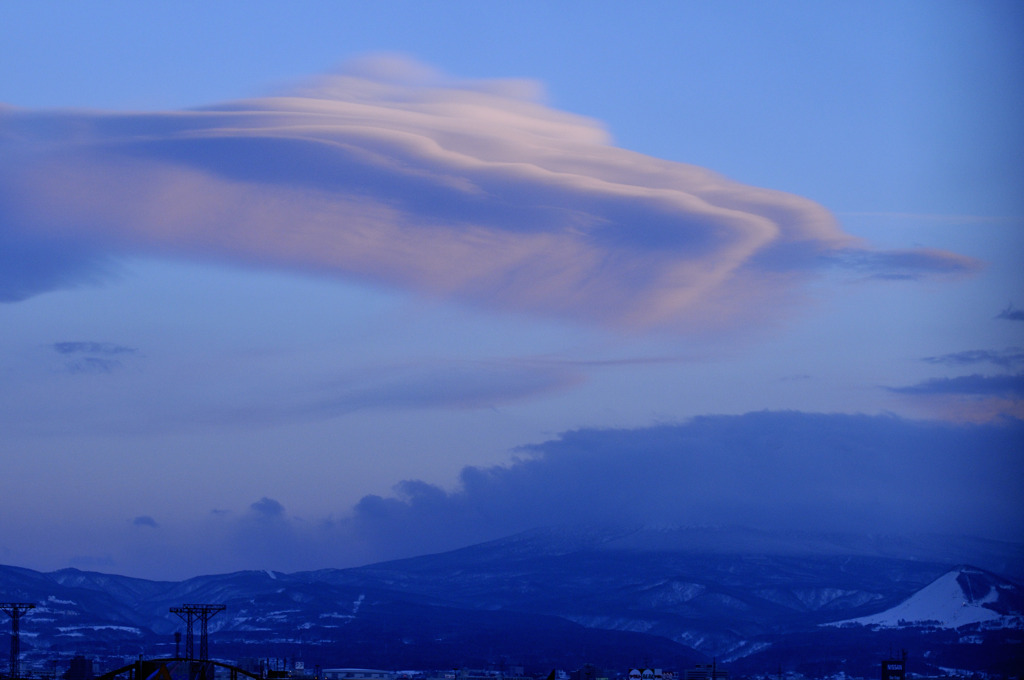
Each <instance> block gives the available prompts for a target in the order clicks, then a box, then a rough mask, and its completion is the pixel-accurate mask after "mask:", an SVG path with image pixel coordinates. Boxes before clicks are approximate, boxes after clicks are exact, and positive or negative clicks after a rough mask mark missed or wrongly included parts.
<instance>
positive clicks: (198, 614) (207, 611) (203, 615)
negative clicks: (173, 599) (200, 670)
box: [171, 604, 226, 661]
mask: <svg viewBox="0 0 1024 680" xmlns="http://www.w3.org/2000/svg"><path fill="white" fill-rule="evenodd" d="M225 609H226V607H225V606H224V605H222V604H183V605H181V606H180V607H171V613H172V614H177V615H178V616H179V617H180V618H181V620H182V621H184V622H185V658H186V659H188V660H189V661H194V660H195V658H196V657H195V642H194V641H193V640H194V638H193V635H192V623H193V622H194V621H195V620H196V619H197V618H198V619H199V623H200V627H199V660H200V661H209V659H210V638H209V629H208V628H207V623H208V622H209V620H210V619H211V618H213V616H214V615H215V614H216V613H217V612H222V611H224V610H225Z"/></svg>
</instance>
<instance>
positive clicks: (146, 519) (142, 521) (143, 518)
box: [132, 515, 160, 529]
mask: <svg viewBox="0 0 1024 680" xmlns="http://www.w3.org/2000/svg"><path fill="white" fill-rule="evenodd" d="M132 526H137V527H148V528H150V529H156V528H158V527H159V526H160V525H159V524H157V523H156V520H155V519H153V518H152V517H150V516H149V515H139V516H138V517H136V518H135V519H133V520H132Z"/></svg>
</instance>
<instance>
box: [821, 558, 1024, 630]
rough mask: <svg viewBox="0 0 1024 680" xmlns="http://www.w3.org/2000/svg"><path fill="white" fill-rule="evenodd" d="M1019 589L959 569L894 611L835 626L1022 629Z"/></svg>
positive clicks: (991, 576)
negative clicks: (974, 625) (972, 626)
mask: <svg viewBox="0 0 1024 680" xmlns="http://www.w3.org/2000/svg"><path fill="white" fill-rule="evenodd" d="M1021 592H1022V591H1021V588H1020V587H1019V586H1017V585H1015V584H1013V583H1011V582H1010V581H1008V580H1006V579H1004V578H1001V577H999V576H997V575H995V574H991V573H989V572H987V571H983V570H981V569H974V568H971V567H960V568H958V569H954V570H952V571H949V572H947V573H945V574H943V575H942V576H940V577H939V578H937V579H935V580H934V581H932V582H931V583H929V584H928V585H927V586H925V587H924V588H922V589H921V590H919V591H917V592H916V593H914V594H913V595H911V596H910V597H909V598H907V599H906V600H904V601H903V602H900V603H899V604H898V605H896V606H895V607H891V608H889V609H886V610H885V611H883V612H879V613H877V614H870V615H868V616H861V617H858V618H855V619H848V620H845V621H837V622H835V623H832V624H827V625H835V626H843V625H860V626H874V627H878V628H907V627H914V626H925V627H934V628H953V629H955V628H960V627H962V626H968V625H971V624H983V626H982V627H983V628H1017V629H1021V628H1024V601H1022V599H1021Z"/></svg>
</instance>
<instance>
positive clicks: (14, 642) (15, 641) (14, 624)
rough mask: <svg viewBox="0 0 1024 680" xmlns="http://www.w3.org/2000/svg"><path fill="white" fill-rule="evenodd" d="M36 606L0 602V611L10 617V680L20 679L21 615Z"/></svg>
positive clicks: (25, 603)
mask: <svg viewBox="0 0 1024 680" xmlns="http://www.w3.org/2000/svg"><path fill="white" fill-rule="evenodd" d="M35 608H36V606H35V605H34V604H32V603H31V602H0V609H2V610H3V611H4V613H5V614H7V615H8V616H10V617H11V679H12V680H17V679H18V678H20V677H21V663H20V660H21V628H20V625H19V622H20V620H21V615H22V614H24V613H25V612H27V611H28V610H29V609H35Z"/></svg>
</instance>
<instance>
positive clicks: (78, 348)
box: [53, 341, 138, 355]
mask: <svg viewBox="0 0 1024 680" xmlns="http://www.w3.org/2000/svg"><path fill="white" fill-rule="evenodd" d="M53 349H54V351H56V352H57V353H59V354H106V355H111V354H135V353H136V352H137V351H138V350H137V349H135V348H134V347H125V346H124V345H115V344H114V343H112V342H79V341H76V342H55V343H53Z"/></svg>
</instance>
